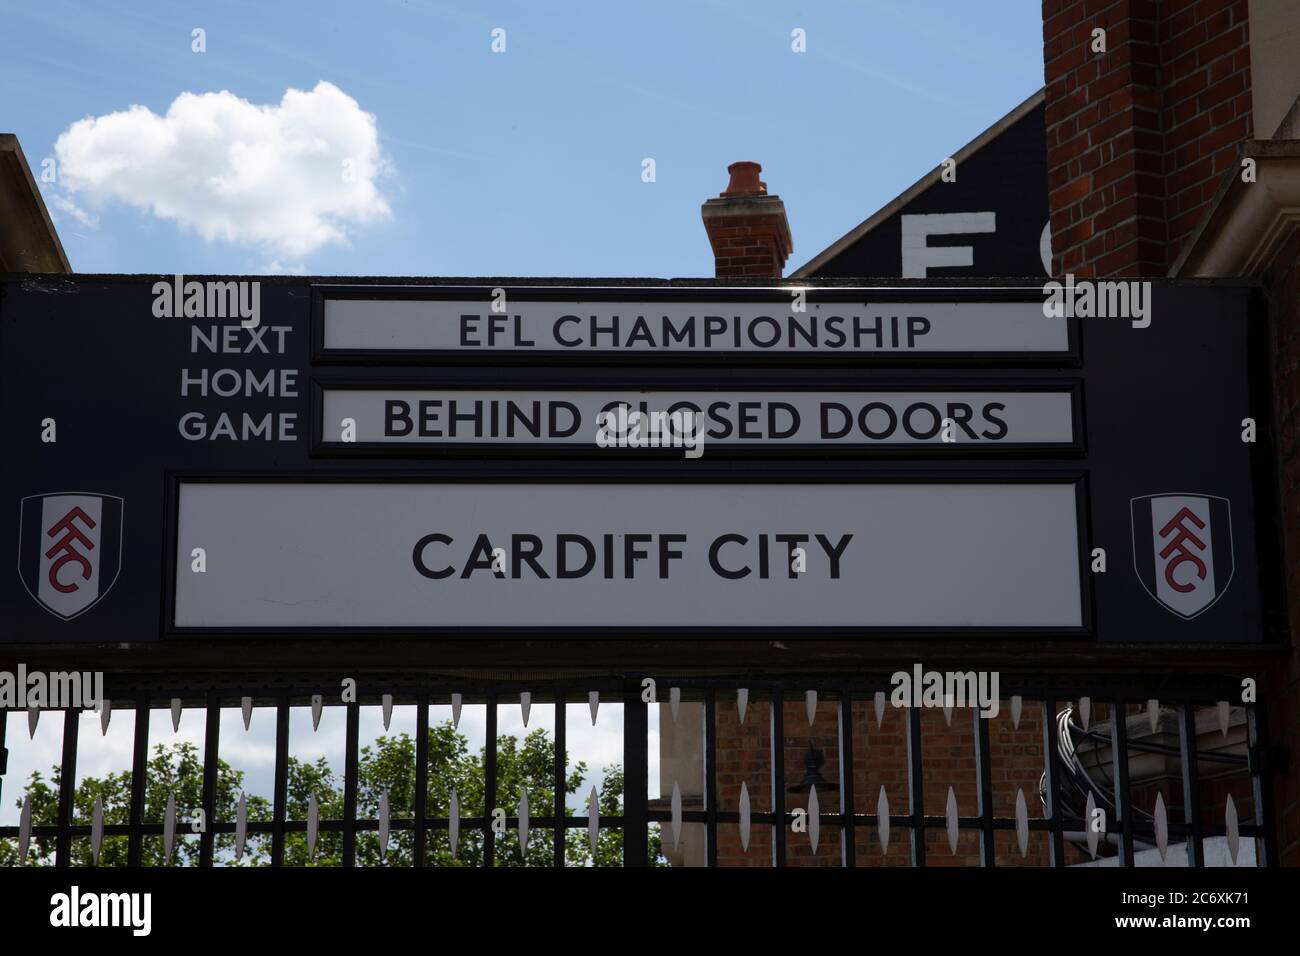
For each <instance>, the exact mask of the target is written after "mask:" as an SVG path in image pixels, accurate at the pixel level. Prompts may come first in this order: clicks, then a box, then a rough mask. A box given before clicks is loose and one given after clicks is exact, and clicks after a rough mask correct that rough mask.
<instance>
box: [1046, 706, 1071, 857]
mask: <svg viewBox="0 0 1300 956" xmlns="http://www.w3.org/2000/svg"><path fill="white" fill-rule="evenodd" d="M1042 705H1043V772H1044V773H1045V774H1046V775H1047V806H1046V808H1045V809H1046V811H1047V819H1048V820H1049V821H1050V824H1051V830H1050V831H1049V836H1048V847H1049V849H1050V856H1051V865H1052V866H1065V821H1064V819H1063V818H1062V813H1061V763H1060V756H1059V753H1058V750H1057V743H1058V737H1059V735H1058V732H1057V728H1056V701H1055V700H1054V699H1053V698H1051V697H1048V698H1047V699H1046V700H1044V701H1043V702H1042Z"/></svg>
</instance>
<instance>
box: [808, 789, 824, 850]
mask: <svg viewBox="0 0 1300 956" xmlns="http://www.w3.org/2000/svg"><path fill="white" fill-rule="evenodd" d="M821 835H822V806H821V802H820V801H819V800H818V799H817V788H816V787H813V786H810V787H809V788H808V840H809V842H810V843H811V844H812V851H813V853H816V852H817V844H818V843H819V842H820V841H821Z"/></svg>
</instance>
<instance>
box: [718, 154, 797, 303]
mask: <svg viewBox="0 0 1300 956" xmlns="http://www.w3.org/2000/svg"><path fill="white" fill-rule="evenodd" d="M727 171H728V172H729V173H731V182H730V183H728V185H727V188H726V190H725V191H724V192H723V193H722V195H721V196H719V197H718V198H717V199H710V200H708V201H706V202H705V203H704V205H703V207H702V208H701V210H700V212H701V215H702V216H703V217H704V229H705V231H706V232H707V233H708V234H709V244H710V245H711V246H713V258H714V275H715V276H716V277H717V278H719V279H725V278H736V279H740V278H767V279H779V278H781V273H782V270H783V269H784V268H785V260H786V259H788V258H789V257H790V253H791V251H792V250H793V249H794V241H793V240H792V239H791V238H790V223H789V221H788V220H787V219H786V216H785V203H783V202H782V201H781V197H780V196H769V195H768V194H767V183H764V182H760V181H759V178H758V174H759V173H761V172H762V171H763V167H762V166H760V165H758V163H746V162H741V163H732V164H731V165H730V166H728V167H727Z"/></svg>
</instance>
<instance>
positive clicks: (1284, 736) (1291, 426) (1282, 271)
mask: <svg viewBox="0 0 1300 956" xmlns="http://www.w3.org/2000/svg"><path fill="white" fill-rule="evenodd" d="M1267 287H1268V292H1269V295H1268V299H1269V320H1268V321H1269V345H1270V360H1271V362H1272V366H1273V370H1272V371H1273V374H1272V378H1273V396H1274V398H1273V402H1274V407H1273V416H1274V441H1275V444H1276V449H1277V456H1278V475H1279V491H1280V492H1281V500H1282V503H1283V508H1282V510H1283V518H1282V531H1283V542H1284V544H1283V547H1284V551H1283V573H1284V575H1285V578H1284V579H1285V581H1286V590H1287V594H1288V596H1293V595H1296V594H1300V230H1292V232H1291V234H1290V236H1289V237H1288V238H1287V239H1286V241H1285V242H1283V243H1282V246H1281V248H1280V249H1279V250H1278V253H1277V255H1276V256H1275V257H1274V260H1273V263H1272V265H1271V267H1270V268H1269V273H1268V278H1267ZM1287 614H1288V624H1289V625H1290V629H1291V633H1292V634H1293V635H1294V634H1300V601H1296V600H1295V599H1294V598H1291V599H1290V600H1288V602H1287ZM1261 692H1262V693H1263V694H1264V695H1265V696H1264V698H1263V699H1264V700H1265V701H1267V703H1268V705H1269V706H1268V723H1269V736H1270V738H1271V742H1272V743H1273V744H1274V746H1275V747H1279V748H1283V749H1285V751H1287V752H1288V753H1289V755H1290V759H1289V766H1288V768H1287V773H1286V774H1285V775H1282V776H1280V778H1279V779H1278V781H1277V785H1276V786H1275V788H1274V799H1275V814H1276V816H1277V821H1278V822H1277V830H1278V833H1277V842H1278V852H1279V856H1280V861H1279V862H1281V863H1282V864H1283V865H1284V866H1300V757H1298V756H1297V755H1300V662H1298V661H1297V658H1296V654H1295V648H1294V645H1293V646H1292V648H1291V653H1290V654H1289V655H1288V656H1287V657H1286V658H1284V659H1283V660H1281V661H1279V662H1278V666H1277V668H1276V669H1275V670H1274V672H1273V673H1272V674H1270V675H1268V680H1266V681H1263V682H1261Z"/></svg>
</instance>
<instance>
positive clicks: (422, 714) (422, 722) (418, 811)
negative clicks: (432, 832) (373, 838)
mask: <svg viewBox="0 0 1300 956" xmlns="http://www.w3.org/2000/svg"><path fill="white" fill-rule="evenodd" d="M414 804H415V805H414V807H413V811H414V813H415V821H414V823H413V824H412V825H413V826H414V827H415V832H414V834H413V837H412V840H411V845H412V850H413V853H414V854H415V861H414V862H415V865H416V866H424V856H425V844H426V843H427V834H428V829H427V827H426V825H425V822H424V821H425V817H426V816H427V815H428V810H429V695H428V694H421V695H420V696H419V697H417V698H416V700H415V801H414Z"/></svg>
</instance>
